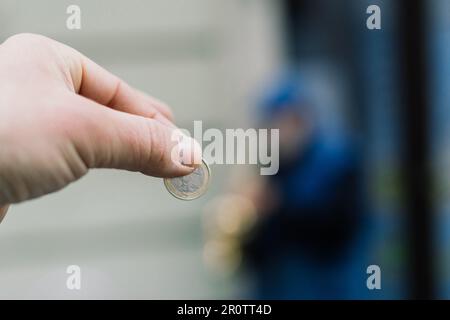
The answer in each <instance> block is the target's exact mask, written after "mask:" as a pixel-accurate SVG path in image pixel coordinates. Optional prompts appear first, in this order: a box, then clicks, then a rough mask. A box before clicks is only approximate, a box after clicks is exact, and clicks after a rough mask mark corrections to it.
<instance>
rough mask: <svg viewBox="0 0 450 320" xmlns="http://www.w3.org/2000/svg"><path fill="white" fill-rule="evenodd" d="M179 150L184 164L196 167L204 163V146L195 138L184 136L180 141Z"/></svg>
mask: <svg viewBox="0 0 450 320" xmlns="http://www.w3.org/2000/svg"><path fill="white" fill-rule="evenodd" d="M178 150H179V156H180V162H181V164H182V165H184V166H187V167H191V168H195V167H198V166H199V165H200V164H201V163H202V148H201V147H200V144H199V143H198V142H197V141H196V140H195V139H192V138H190V137H188V136H184V137H183V138H182V139H181V141H180V142H179V143H178Z"/></svg>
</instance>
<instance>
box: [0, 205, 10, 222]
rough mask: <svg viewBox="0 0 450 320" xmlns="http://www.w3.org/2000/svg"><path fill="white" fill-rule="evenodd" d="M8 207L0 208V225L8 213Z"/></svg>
mask: <svg viewBox="0 0 450 320" xmlns="http://www.w3.org/2000/svg"><path fill="white" fill-rule="evenodd" d="M8 208H9V205H6V206H3V207H0V223H1V222H2V220H3V218H4V217H5V216H6V212H8Z"/></svg>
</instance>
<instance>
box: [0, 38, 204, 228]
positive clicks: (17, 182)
mask: <svg viewBox="0 0 450 320" xmlns="http://www.w3.org/2000/svg"><path fill="white" fill-rule="evenodd" d="M175 129H176V127H175V125H174V124H173V122H172V113H171V111H170V109H169V108H168V107H167V106H166V105H165V104H163V103H162V102H160V101H158V100H156V99H154V98H152V97H149V96H147V95H145V94H143V93H142V92H139V91H137V90H136V89H133V88H131V87H130V86H129V85H127V84H126V83H125V82H123V81H122V80H120V79H119V78H117V77H116V76H114V75H112V74H110V73H109V72H107V71H106V70H104V69H103V68H101V67H100V66H98V65H96V64H95V63H94V62H92V61H91V60H89V59H88V58H86V57H85V56H83V55H82V54H80V53H79V52H77V51H76V50H74V49H72V48H70V47H68V46H65V45H63V44H61V43H58V42H56V41H54V40H51V39H48V38H46V37H43V36H39V35H32V34H20V35H16V36H13V37H11V38H9V39H7V40H6V41H5V42H4V43H3V44H1V45H0V220H1V217H2V213H3V214H4V213H5V212H6V209H5V208H6V207H4V208H3V209H1V207H2V206H6V205H7V204H10V203H16V202H21V201H24V200H27V199H31V198H35V197H38V196H41V195H44V194H47V193H50V192H53V191H56V190H59V189H61V188H63V187H64V186H66V185H67V184H69V183H70V182H72V181H75V180H77V179H79V178H80V177H81V176H83V175H84V174H86V173H87V171H88V169H90V168H118V169H125V170H131V171H140V172H142V173H144V174H146V175H151V176H158V177H173V176H182V175H187V174H189V173H191V172H192V171H193V170H194V165H192V164H191V165H190V163H192V162H193V161H192V160H191V159H199V158H201V150H200V147H199V145H198V144H197V143H195V142H193V140H192V139H190V138H186V139H184V142H183V143H182V144H179V143H177V141H176V140H175V139H174V138H173V137H174V135H173V134H174V130H175ZM174 148H175V150H176V151H177V152H176V154H178V151H181V150H182V151H183V152H182V153H181V152H180V154H183V158H182V159H181V158H176V159H172V158H174V157H173V154H174V153H173V150H174ZM195 161H196V162H197V161H198V160H195Z"/></svg>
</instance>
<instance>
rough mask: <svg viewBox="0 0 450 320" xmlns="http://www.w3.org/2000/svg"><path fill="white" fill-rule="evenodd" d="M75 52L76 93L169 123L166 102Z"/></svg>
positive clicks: (170, 120)
mask: <svg viewBox="0 0 450 320" xmlns="http://www.w3.org/2000/svg"><path fill="white" fill-rule="evenodd" d="M77 54H78V55H79V56H80V63H81V80H80V81H79V87H78V88H76V89H78V90H77V92H78V93H79V94H80V95H82V96H84V97H86V98H89V99H91V100H94V101H96V102H98V103H100V104H102V105H105V106H108V107H111V108H113V109H116V110H119V111H123V112H127V113H131V114H135V115H140V116H143V117H147V118H153V119H155V120H158V121H160V122H162V123H164V124H166V125H169V126H173V123H172V121H173V114H172V111H171V110H170V108H169V107H168V106H167V105H166V104H164V103H162V102H161V101H159V100H157V99H155V98H152V97H149V96H148V95H146V94H144V93H143V92H140V91H139V90H136V89H134V88H132V87H131V86H130V85H128V84H127V83H126V82H124V81H123V80H121V79H120V78H119V77H117V76H115V75H113V74H111V73H110V72H108V71H107V70H105V69H104V68H102V67H101V66H99V65H98V64H96V63H95V62H93V61H92V60H90V59H89V58H87V57H85V56H83V55H82V54H81V53H78V52H77ZM71 72H72V70H71Z"/></svg>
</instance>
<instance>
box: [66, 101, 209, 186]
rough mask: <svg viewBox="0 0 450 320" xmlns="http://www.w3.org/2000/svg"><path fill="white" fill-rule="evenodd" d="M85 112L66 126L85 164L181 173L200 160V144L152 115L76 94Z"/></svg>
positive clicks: (164, 174) (155, 173) (160, 174)
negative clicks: (115, 107)
mask: <svg viewBox="0 0 450 320" xmlns="http://www.w3.org/2000/svg"><path fill="white" fill-rule="evenodd" d="M76 102H77V103H79V104H80V105H81V104H82V108H77V110H83V112H85V114H84V115H83V116H81V117H79V118H80V119H83V121H82V124H80V123H78V124H77V125H78V126H80V125H81V126H82V127H81V128H80V127H78V128H77V129H76V130H70V132H71V139H72V141H73V142H74V144H75V147H76V149H77V150H78V152H79V154H80V156H81V157H82V159H83V161H84V162H85V164H86V165H87V166H88V167H89V168H117V169H125V170H130V171H140V172H142V173H144V174H147V175H151V176H157V177H175V176H183V175H187V174H189V173H191V172H192V171H193V170H194V166H195V165H194V164H197V163H200V161H201V160H200V159H201V148H200V146H199V145H198V143H196V142H194V140H193V139H191V138H189V137H183V139H182V140H181V143H180V136H181V133H180V132H179V131H177V130H176V129H175V128H171V127H168V126H166V125H164V124H162V123H160V122H158V121H156V120H154V119H149V118H145V117H141V116H137V115H132V114H128V113H124V112H121V111H116V110H113V109H108V108H104V107H102V106H101V105H99V104H97V103H96V102H93V101H91V100H88V99H84V98H81V97H77V101H76Z"/></svg>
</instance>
